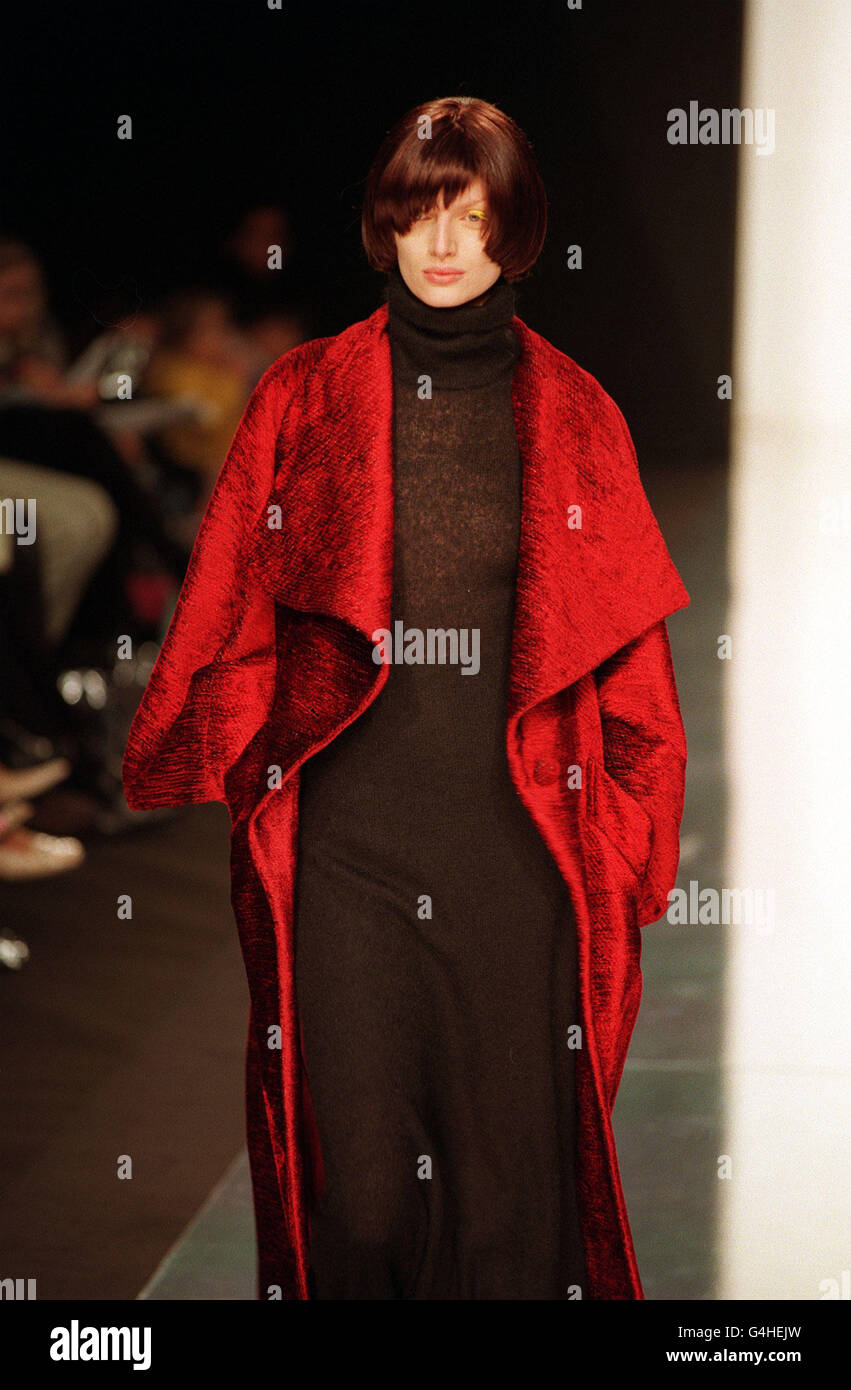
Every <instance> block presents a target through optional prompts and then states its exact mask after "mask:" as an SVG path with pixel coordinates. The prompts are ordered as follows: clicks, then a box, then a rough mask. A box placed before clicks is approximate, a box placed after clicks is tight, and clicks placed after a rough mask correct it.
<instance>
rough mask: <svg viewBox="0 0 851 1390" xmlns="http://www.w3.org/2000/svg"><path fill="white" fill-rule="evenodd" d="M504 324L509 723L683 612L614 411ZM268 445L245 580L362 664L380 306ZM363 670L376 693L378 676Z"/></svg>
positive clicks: (372, 528) (373, 586)
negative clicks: (510, 468)
mask: <svg viewBox="0 0 851 1390" xmlns="http://www.w3.org/2000/svg"><path fill="white" fill-rule="evenodd" d="M513 322H514V328H515V332H516V333H517V335H518V338H519V341H520V347H521V352H520V356H519V358H518V361H517V365H516V368H515V372H514V378H513V386H512V404H513V410H514V420H515V428H516V431H517V439H518V446H519V449H520V456H521V461H522V479H523V482H522V505H521V521H520V541H519V548H518V556H517V573H516V601H515V616H514V628H513V634H512V647H511V665H510V674H509V695H508V722H509V726H513V725H514V724H515V723H516V721H517V720H518V719H519V718H520V717H521V716H522V714H523V713H524V712H525V711H527V710H529V709H531V708H532V707H533V706H534V705H536V704H538V703H539V702H541V701H543V700H545V699H547V697H548V696H550V695H553V694H555V693H556V692H558V691H559V690H562V689H564V688H566V687H568V686H570V685H572V684H573V683H574V682H575V681H577V680H578V679H579V678H580V677H581V676H583V675H585V674H587V673H588V672H590V671H593V670H595V669H596V667H597V666H599V665H600V664H601V663H602V662H603V661H605V660H606V659H607V658H608V657H609V656H612V655H613V654H614V653H615V652H617V651H619V650H620V649H621V648H622V647H624V646H625V645H627V644H628V643H629V642H631V641H632V640H634V639H635V638H636V637H638V636H640V635H641V633H642V632H645V631H646V630H647V629H648V628H649V627H651V626H652V625H653V624H654V623H656V622H658V621H659V620H660V619H661V618H663V617H666V616H668V615H669V614H670V613H672V612H674V611H675V610H676V609H678V608H681V607H683V606H684V604H686V603H687V602H688V595H687V594H686V591H685V589H684V587H683V585H682V582H681V580H680V577H679V575H678V573H677V571H676V569H675V567H674V565H673V563H672V561H671V559H670V556H669V555H668V552H667V549H666V547H665V543H664V541H663V539H662V536H661V534H660V532H659V528H658V526H657V525H656V521H655V518H654V517H653V514H652V512H651V510H650V506H649V504H648V502H647V499H646V497H645V495H644V492H643V489H642V487H641V484H640V482H639V479H638V473H637V470H636V468H635V465H634V461H633V460H632V459H631V458H630V457H629V451H630V450H631V444H630V443H629V438H628V435H627V434H626V430H625V426H623V423H622V421H621V422H620V425H618V421H620V417H619V415H618V414H617V412H616V411H615V408H614V406H613V405H612V403H611V402H610V401H609V399H608V397H606V396H605V394H604V393H603V391H602V389H601V388H600V387H599V386H598V385H597V383H596V382H594V381H593V379H592V378H590V377H588V376H587V374H586V373H584V372H582V370H581V369H580V368H579V367H577V366H576V364H575V363H573V362H572V361H571V360H570V359H569V358H567V357H566V356H565V355H564V354H562V353H560V352H558V351H557V350H556V349H555V348H554V347H552V345H551V344H549V343H548V342H547V341H546V340H545V339H543V338H542V337H540V335H539V334H537V333H535V332H534V331H533V330H532V329H530V328H529V327H528V326H527V325H526V324H525V323H524V322H523V321H522V320H521V319H519V318H515V319H514V321H513ZM619 431H620V432H619ZM278 448H279V452H280V461H279V467H278V472H277V475H276V483H275V487H274V488H273V491H272V493H271V495H270V497H269V513H268V517H271V518H272V520H273V521H274V520H276V519H277V517H278V516H280V517H281V518H282V526H281V529H275V527H274V526H272V527H271V528H270V527H269V526H268V525H267V524H266V521H267V520H268V517H267V518H262V519H261V523H260V524H259V525H258V527H257V529H256V532H255V537H254V542H253V545H252V549H251V553H250V555H249V557H248V566H249V574H250V576H251V581H252V582H253V580H256V582H259V583H261V584H262V585H263V587H264V588H266V589H267V590H268V591H269V592H270V593H272V594H273V595H274V597H275V598H276V599H277V600H278V602H280V603H282V604H285V605H286V606H288V607H290V608H292V609H294V610H297V611H299V612H301V613H303V614H310V615H315V616H317V617H319V618H322V617H327V618H332V619H336V620H337V621H338V622H342V623H344V624H347V625H348V626H349V627H350V628H352V629H354V631H355V632H356V633H359V634H361V636H362V637H363V638H364V639H365V643H364V644H363V654H364V660H365V661H367V662H370V665H371V666H372V665H374V663H372V662H371V659H370V651H369V649H368V647H367V644H368V643H370V642H371V639H372V634H373V632H375V630H376V629H377V628H386V627H389V626H390V623H391V620H392V615H391V601H392V591H393V385H392V370H391V358H390V346H389V338H388V333H387V306H386V305H382V306H381V307H380V308H379V309H377V310H376V311H375V312H374V313H373V314H372V315H371V316H370V317H369V318H368V319H366V320H364V321H362V322H361V323H358V324H355V325H353V326H352V327H351V328H350V329H348V330H346V331H345V332H344V333H342V334H340V335H339V336H338V337H336V338H333V339H331V340H329V344H328V347H327V349H326V352H325V354H324V356H323V357H322V359H321V364H320V366H319V367H318V368H317V370H316V371H314V372H313V373H312V374H311V375H310V376H309V378H308V379H307V382H306V399H305V400H304V402H302V403H301V404H299V405H298V406H294V407H293V410H292V413H291V418H290V417H288V418H286V419H285V420H284V421H283V423H282V429H281V434H280V437H279V442H278ZM577 508H578V509H579V511H577V510H576V509H577ZM577 523H578V524H577ZM284 674H285V675H286V676H288V677H289V678H292V676H293V674H294V673H292V672H289V673H284ZM371 674H372V675H373V676H374V678H375V679H374V683H373V689H372V698H375V695H377V693H378V691H379V690H380V688H381V686H382V685H383V684H384V679H386V675H387V672H386V668H382V667H380V666H375V668H374V671H373V672H372V673H371ZM359 703H360V704H363V702H362V701H359ZM366 703H369V701H368V700H367V701H366Z"/></svg>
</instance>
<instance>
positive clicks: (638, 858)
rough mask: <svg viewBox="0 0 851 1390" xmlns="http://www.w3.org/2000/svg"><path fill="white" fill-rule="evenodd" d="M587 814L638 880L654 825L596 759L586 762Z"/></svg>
mask: <svg viewBox="0 0 851 1390" xmlns="http://www.w3.org/2000/svg"><path fill="white" fill-rule="evenodd" d="M587 775H588V782H589V787H588V800H589V812H590V814H591V817H592V819H593V821H594V824H595V825H596V826H597V828H598V829H599V830H600V831H601V832H602V834H603V835H604V836H605V837H606V840H607V841H608V843H609V844H610V845H612V847H613V848H614V849H615V850H617V852H618V854H619V855H620V856H621V858H622V859H623V860H624V861H625V862H626V864H627V865H628V866H629V868H630V869H631V870H632V872H633V874H635V876H636V878H637V879H641V878H642V877H643V875H644V872H645V870H646V868H647V864H648V861H649V859H650V851H651V849H652V845H653V823H652V821H651V820H650V817H649V816H648V814H647V812H646V811H645V810H644V807H643V806H639V804H638V802H637V801H636V800H635V799H634V798H633V797H632V796H630V794H629V792H628V791H625V790H624V788H623V787H622V786H621V785H620V783H619V782H617V781H616V780H615V778H614V777H612V775H611V773H609V772H607V771H606V769H605V767H604V766H603V764H602V762H600V761H599V760H598V759H597V758H589V759H588V762H587Z"/></svg>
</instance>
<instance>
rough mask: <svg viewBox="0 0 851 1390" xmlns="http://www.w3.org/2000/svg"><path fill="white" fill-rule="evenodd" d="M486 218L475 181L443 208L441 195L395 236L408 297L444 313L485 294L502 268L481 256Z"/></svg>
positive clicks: (481, 189)
mask: <svg viewBox="0 0 851 1390" xmlns="http://www.w3.org/2000/svg"><path fill="white" fill-rule="evenodd" d="M488 216H489V210H488V201H487V191H486V189H485V186H484V184H483V183H482V182H481V180H479V179H476V180H475V181H474V182H473V183H471V184H469V185H468V187H467V188H465V189H464V190H463V191H462V192H461V193H459V195H458V197H457V198H456V199H455V201H454V202H452V203H450V204H449V206H448V207H446V206H445V204H444V202H443V194H442V193H441V194H440V196H439V199H438V202H437V203H436V204H435V206H434V207H433V208H431V209H430V210H429V211H428V212H425V213H423V214H422V215H421V216H420V217H418V218H416V219H415V221H414V222H413V224H412V226H411V228H410V230H409V231H408V232H406V233H405V235H404V236H400V235H399V233H398V232H396V233H395V240H396V254H397V257H398V261H399V272H400V274H401V276H402V279H403V280H404V281H405V284H406V285H407V286H408V289H409V290H410V291H411V293H412V294H415V295H416V296H417V298H418V299H421V300H423V302H424V303H425V304H431V305H433V307H434V308H436V309H448V308H451V307H452V306H453V305H456V304H467V303H469V302H470V301H471V300H474V299H479V298H480V297H481V296H482V295H483V294H484V293H485V291H486V290H489V289H490V287H491V285H492V284H494V282H495V281H496V280H498V279H499V276H500V273H501V266H498V265H497V264H496V262H495V261H492V260H491V259H490V257H489V256H487V255H486V254H485V237H486V235H487V228H488Z"/></svg>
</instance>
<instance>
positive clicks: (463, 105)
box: [361, 97, 547, 281]
mask: <svg viewBox="0 0 851 1390" xmlns="http://www.w3.org/2000/svg"><path fill="white" fill-rule="evenodd" d="M477 178H479V179H481V180H482V182H483V184H484V185H485V188H486V190H487V195H488V221H487V229H486V233H485V254H486V255H487V256H488V257H489V258H490V259H491V260H492V261H494V262H495V263H496V264H497V265H498V266H500V267H501V269H502V274H503V278H504V279H505V280H508V281H512V280H522V279H523V278H524V276H526V275H528V274H529V271H530V270H531V269H532V266H533V265H534V264H535V261H536V260H537V259H538V256H539V255H540V254H541V247H542V246H543V244H544V236H545V235H546V230H547V198H546V192H545V189H544V184H543V180H542V178H541V175H540V172H539V170H538V166H537V163H536V162H535V156H534V154H533V153H532V146H531V144H530V143H529V141H528V139H527V138H526V136H525V135H524V134H523V131H522V130H521V129H520V127H519V126H518V125H517V124H516V122H514V121H513V120H512V119H511V117H510V116H506V114H505V112H504V111H500V110H499V108H498V107H496V106H491V104H490V102H487V101H480V100H479V99H478V98H477V97H441V98H440V100H438V101H427V102H423V104H422V105H421V106H415V107H414V108H413V109H412V110H411V111H408V112H407V113H406V114H405V115H404V116H402V118H401V120H399V121H397V123H396V125H395V126H393V128H392V130H390V131H389V132H388V134H387V135H386V136H385V138H384V141H383V142H382V145H381V148H380V149H379V151H378V154H377V155H376V157H375V160H374V161H373V164H372V167H371V169H370V171H369V174H368V175H367V179H366V186H365V189H364V200H363V214H362V218H361V237H362V240H363V245H364V250H365V251H366V255H367V260H368V261H369V263H370V265H371V266H372V268H373V270H382V271H390V270H393V268H394V267H395V265H396V262H397V256H396V243H395V240H394V236H393V234H394V232H398V233H399V235H400V236H404V235H405V234H406V233H407V232H409V231H410V229H411V226H412V224H413V221H414V218H415V217H417V216H418V215H419V214H420V213H422V212H428V211H430V210H431V208H433V207H434V205H435V204H436V202H437V199H438V195H439V194H440V193H441V192H442V193H443V201H444V205H445V206H447V207H448V205H449V204H450V203H451V202H453V201H454V199H455V198H457V197H458V195H459V193H462V192H463V190H464V189H465V188H467V187H468V186H469V184H471V183H472V182H473V181H474V180H475V179H477Z"/></svg>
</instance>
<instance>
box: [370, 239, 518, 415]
mask: <svg viewBox="0 0 851 1390" xmlns="http://www.w3.org/2000/svg"><path fill="white" fill-rule="evenodd" d="M387 311H388V317H387V327H388V332H389V335H390V351H391V358H392V363H393V374H394V376H395V377H396V379H397V380H398V381H405V382H413V383H415V382H417V381H418V379H419V378H420V377H421V376H429V377H431V381H432V385H433V386H436V387H439V388H443V389H448V390H450V391H452V390H456V391H457V390H462V389H464V388H466V387H469V386H484V385H486V384H487V383H489V382H492V381H497V380H499V379H500V378H501V377H503V376H506V377H510V376H511V374H512V373H513V371H514V364H515V362H516V361H517V358H518V357H519V356H520V343H519V340H518V338H517V334H516V333H515V332H514V329H513V327H512V325H511V319H512V316H513V315H514V288H513V286H512V285H510V284H509V283H508V281H507V280H503V278H502V276H500V277H499V279H498V280H497V281H495V283H494V284H493V285H491V287H490V289H489V290H487V292H486V294H485V297H484V299H483V301H482V303H481V304H472V303H468V304H456V305H453V306H452V307H451V308H447V309H436V308H435V307H434V306H433V305H431V304H425V303H424V302H423V300H421V299H420V298H418V296H417V295H415V294H414V293H413V292H412V291H411V290H409V289H408V286H407V285H406V284H405V281H404V279H403V278H402V275H401V273H400V271H399V268H398V266H397V267H394V268H393V270H391V271H390V273H389V274H388V276H387Z"/></svg>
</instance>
